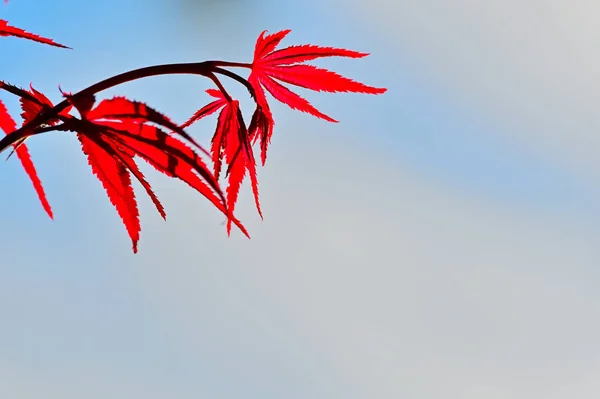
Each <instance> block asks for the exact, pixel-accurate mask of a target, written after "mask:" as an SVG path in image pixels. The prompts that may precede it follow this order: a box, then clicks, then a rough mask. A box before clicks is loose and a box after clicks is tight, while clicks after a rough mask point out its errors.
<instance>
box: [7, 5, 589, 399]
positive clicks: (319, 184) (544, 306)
mask: <svg viewBox="0 0 600 399" xmlns="http://www.w3.org/2000/svg"><path fill="white" fill-rule="evenodd" d="M96 3H97V4H94V5H93V7H92V6H91V3H90V5H89V6H81V3H80V2H78V3H75V2H73V1H69V0H58V1H54V2H35V7H36V8H35V11H33V8H32V7H33V5H34V2H32V1H27V0H20V1H16V0H15V1H11V3H10V4H9V5H8V6H3V7H2V8H0V18H3V19H7V20H9V21H10V22H11V23H12V24H13V25H16V26H19V27H23V28H26V29H28V30H31V31H34V32H36V33H39V34H42V35H45V36H49V37H52V38H54V39H55V40H57V41H59V42H63V43H65V44H67V45H70V46H72V47H73V48H74V49H75V50H74V51H66V50H60V49H55V48H50V47H46V46H41V45H38V44H35V43H28V42H26V41H23V40H16V39H3V40H2V41H0V43H1V44H0V51H1V52H2V54H5V55H8V56H6V57H5V60H4V61H3V63H2V67H1V69H0V72H1V75H2V79H5V80H6V81H8V82H11V83H13V84H17V85H20V86H27V85H28V84H29V82H30V81H32V82H33V84H34V87H36V88H37V89H39V90H42V91H43V92H45V93H47V94H50V97H51V98H52V99H54V100H58V99H59V92H58V90H57V84H59V83H60V85H61V87H62V88H63V89H64V90H73V91H75V90H77V89H80V88H82V87H84V86H86V85H89V84H91V83H93V82H95V81H97V80H99V79H102V78H104V77H106V76H109V75H112V74H116V73H119V72H122V71H124V70H127V69H133V68H137V67H141V66H145V65H149V64H157V63H171V62H179V61H180V62H190V61H198V60H204V59H215V58H216V59H225V60H232V61H245V60H248V59H249V58H250V57H251V54H252V50H253V45H254V42H255V40H256V37H257V35H258V34H259V33H260V32H261V31H262V30H263V29H268V30H269V31H276V30H279V29H284V28H290V29H292V33H291V34H290V35H289V36H288V38H286V41H285V43H286V44H301V43H315V44H321V45H331V46H339V47H347V48H352V49H356V50H360V51H368V52H371V55H370V56H369V57H367V58H365V59H363V60H343V59H332V60H325V61H324V62H322V63H321V65H323V66H326V67H329V68H331V69H334V70H335V71H338V72H340V73H342V74H344V75H347V76H350V77H353V78H355V79H357V80H360V81H363V82H365V83H368V84H372V85H375V86H385V87H387V88H388V89H389V91H388V93H386V94H385V95H383V96H378V97H374V96H362V95H329V94H324V93H306V96H307V97H308V98H309V100H310V101H311V102H313V104H314V105H316V106H317V107H318V108H320V109H322V110H323V111H324V112H325V113H327V114H329V115H332V116H333V117H335V118H337V119H339V120H341V123H339V124H335V125H334V124H328V123H326V122H323V121H318V120H314V119H313V118H311V117H310V116H307V115H304V114H300V113H296V112H294V111H292V110H289V109H286V108H285V107H283V106H278V105H275V106H274V112H275V117H276V122H277V127H276V131H275V135H274V139H273V144H272V147H271V150H270V158H269V161H268V163H267V166H266V167H265V168H264V169H261V171H260V179H261V180H260V181H261V195H262V203H263V210H264V214H265V220H264V221H263V222H260V221H259V218H258V217H257V215H256V214H255V211H254V210H253V209H252V206H253V203H252V199H251V196H250V194H249V193H248V191H249V188H248V187H245V189H246V190H245V192H244V193H243V194H242V197H241V200H240V205H239V216H240V217H241V218H242V219H243V220H244V222H245V224H246V225H247V227H248V228H249V229H250V233H251V235H252V239H251V240H245V239H243V238H242V237H240V236H239V234H234V235H233V236H232V237H231V238H227V236H226V234H225V229H224V227H223V226H222V225H221V222H222V218H221V216H220V215H219V214H218V212H216V211H215V210H213V209H212V208H211V207H210V206H209V205H208V203H207V201H203V200H202V199H201V198H199V197H198V196H197V195H195V193H193V192H190V190H188V189H187V188H186V187H183V185H182V184H178V183H177V182H171V181H169V180H168V179H166V178H164V177H162V176H158V175H157V174H154V173H152V172H150V171H148V173H147V174H148V175H149V179H150V181H151V183H153V185H154V186H155V188H156V191H157V193H158V195H159V197H160V198H161V199H162V200H163V203H164V205H165V206H166V208H167V214H168V221H167V223H164V222H162V221H161V220H160V218H159V217H158V216H157V215H155V212H154V211H153V210H152V207H151V204H149V202H148V201H147V200H146V199H143V200H140V203H141V208H142V211H141V212H142V238H141V241H140V253H139V254H138V255H135V256H134V255H132V254H131V253H130V252H131V251H130V243H129V241H128V238H127V236H126V233H125V231H124V228H123V227H122V226H121V224H120V221H119V219H118V216H117V215H116V212H115V211H114V210H113V209H112V206H111V205H110V203H109V201H108V200H107V199H106V198H105V196H104V195H103V192H102V188H101V186H100V184H99V182H97V181H96V180H95V179H94V178H93V177H92V175H91V172H90V171H89V168H88V166H87V165H86V162H85V159H84V157H83V155H82V154H81V152H80V151H79V149H78V146H77V142H76V140H75V139H74V137H72V136H69V135H68V134H63V133H53V134H48V135H46V136H40V137H37V138H36V139H35V140H31V144H30V149H31V152H32V155H33V157H34V161H35V162H36V165H37V166H38V170H39V173H40V175H41V177H42V180H43V182H44V185H45V188H46V190H47V192H48V196H49V200H50V202H51V204H52V205H53V207H54V210H55V218H56V220H55V221H50V220H48V219H47V217H46V216H45V214H44V213H43V210H42V209H41V206H40V205H39V204H38V203H37V198H36V196H35V194H34V192H33V190H32V188H31V187H30V183H29V181H28V180H27V178H26V176H25V174H24V173H23V172H22V170H20V165H19V164H18V162H16V161H15V160H14V159H13V160H11V161H9V162H6V163H3V165H2V167H1V168H0V179H2V181H3V182H4V187H5V191H4V195H3V196H2V197H1V198H0V206H2V207H3V208H4V209H7V210H8V211H7V212H5V217H4V220H3V221H4V223H3V226H4V227H3V228H2V229H0V238H1V239H2V241H3V242H4V243H5V248H6V249H5V251H4V258H3V260H2V262H1V263H0V315H1V316H2V319H3V320H4V321H5V322H4V323H3V325H4V327H3V328H2V329H1V330H0V375H2V376H3V377H2V378H3V379H0V393H2V396H6V397H14V398H34V397H40V395H44V396H45V397H61V398H76V397H77V398H80V397H91V398H94V397H98V398H100V397H107V396H109V397H117V398H118V397H123V398H125V397H140V396H144V397H149V398H153V397H156V398H158V397H165V396H171V397H181V398H188V397H189V398H191V397H194V398H196V397H211V398H242V397H243V398H281V397H286V398H296V397H297V398H301V397H302V398H306V397H310V398H332V397H345V398H370V397H413V398H438V397H440V396H441V395H442V394H443V395H444V397H450V398H470V397H473V398H474V397H482V396H484V397H492V398H494V397H515V398H520V397H531V396H535V397H542V396H543V397H552V398H555V397H556V398H559V397H588V396H587V395H588V394H589V393H590V392H595V391H597V389H600V387H598V385H597V383H595V382H594V381H597V378H596V376H597V374H598V373H599V371H598V368H597V364H598V363H597V362H598V359H600V352H599V351H597V350H596V349H595V348H596V346H597V345H595V341H596V338H595V337H596V336H597V333H598V332H600V324H598V323H597V322H595V321H594V320H590V319H593V318H589V315H590V314H594V312H596V311H598V310H600V309H599V308H600V298H599V297H598V295H597V293H596V291H597V289H596V288H597V284H596V280H597V272H596V268H595V267H594V266H597V259H598V255H600V254H599V252H598V250H597V246H596V245H595V241H596V240H595V238H596V237H597V233H598V228H597V227H596V223H595V222H596V221H597V220H598V218H597V216H596V215H597V214H598V211H600V208H599V207H598V205H597V203H598V199H599V195H598V189H597V188H596V186H597V182H598V177H600V176H599V175H598V174H597V173H596V172H595V170H596V168H594V166H600V165H598V164H597V163H596V164H595V163H594V162H595V157H594V156H593V154H594V150H593V149H594V148H595V147H594V144H595V143H596V142H595V134H594V129H593V128H594V126H595V125H594V123H593V122H590V121H593V117H592V116H593V115H594V110H593V107H589V106H586V104H587V103H586V102H585V99H590V101H591V99H593V98H594V95H595V94H596V93H598V92H597V91H595V88H596V86H594V84H591V83H590V84H589V85H585V84H583V83H586V78H589V79H590V82H591V77H592V76H590V75H589V74H587V73H588V72H589V71H590V70H592V69H593V68H592V67H591V66H593V65H595V64H594V62H595V61H594V60H588V59H587V58H585V57H583V55H584V54H585V53H584V50H585V48H583V47H579V46H583V45H582V44H580V42H579V41H578V39H580V37H581V35H580V33H581V32H580V31H579V28H578V26H579V25H581V24H578V23H577V22H578V21H579V20H580V19H581V18H584V17H585V13H582V14H581V15H580V14H569V13H565V14H562V13H561V12H562V11H561V10H560V5H557V3H556V2H553V3H552V6H549V7H548V9H547V10H545V12H543V13H540V15H538V14H534V15H536V17H539V18H540V19H539V24H540V26H541V28H540V30H542V31H544V29H546V30H548V37H551V38H552V39H553V40H557V42H556V43H558V44H556V48H555V51H556V52H557V53H560V52H561V51H562V52H565V54H567V55H569V56H573V55H578V56H580V57H582V58H581V59H582V60H584V61H585V62H582V63H581V64H580V65H579V64H578V67H579V68H580V69H579V70H578V76H576V77H569V76H567V77H564V80H562V81H563V82H564V83H563V85H562V86H561V85H558V83H557V86H556V87H555V86H553V84H554V83H552V82H555V81H559V80H560V79H550V78H548V80H546V76H547V75H551V74H555V75H554V76H562V75H558V73H563V74H569V70H567V69H566V68H567V67H568V66H571V64H568V63H566V64H565V65H563V64H561V63H554V64H552V65H558V66H557V67H556V68H557V70H556V71H555V70H550V71H546V70H544V69H542V68H540V64H543V63H542V62H541V61H540V62H539V63H538V60H537V58H534V57H533V56H537V55H538V54H537V53H535V52H529V53H528V52H527V51H526V50H527V49H528V47H527V46H529V45H531V46H532V47H535V48H542V49H543V48H545V47H543V46H542V45H538V44H536V43H534V40H537V39H538V36H536V35H534V34H532V35H531V36H527V37H529V38H530V40H531V43H529V42H527V41H524V42H523V43H525V44H522V42H515V41H511V40H512V35H513V34H512V33H511V32H513V31H514V32H517V33H519V32H521V30H522V29H524V28H523V26H525V25H526V24H525V25H524V24H523V23H522V21H523V20H525V21H527V20H528V19H527V16H528V15H529V14H527V13H528V12H530V11H531V10H534V9H535V8H534V7H533V5H531V4H529V3H527V4H528V5H527V6H524V7H522V8H523V11H522V13H523V15H521V14H519V13H516V14H515V13H511V12H510V11H511V9H510V7H512V6H514V7H517V6H518V4H517V5H515V4H513V2H508V3H510V4H509V5H508V6H506V7H505V6H502V5H500V4H501V3H500V2H495V1H491V2H489V6H477V7H475V6H473V7H471V6H469V5H468V4H467V3H469V2H467V1H466V0H464V1H462V0H461V1H459V2H458V4H457V6H456V7H455V8H453V9H446V6H445V5H444V2H442V1H441V0H440V1H434V2H431V3H430V4H429V3H428V4H429V5H423V4H422V3H419V2H415V1H399V2H391V1H385V0H372V1H370V2H369V4H367V5H365V4H363V3H362V2H360V1H358V0H356V1H354V0H352V1H350V0H348V1H347V2H346V3H344V1H342V0H330V1H316V0H314V1H313V0H307V1H303V2H276V1H274V0H267V1H262V2H256V1H254V2H253V1H250V0H248V1H242V0H238V1H236V0H230V1H227V2H223V3H219V2H210V1H207V2H206V3H205V4H203V5H195V6H194V5H192V6H190V4H192V3H193V2H184V1H181V2H158V1H120V2H117V1H112V0H107V1H104V2H96ZM531 3H533V2H531ZM186 4H187V6H186ZM342 5H343V6H342ZM186 7H187V8H186ZM486 7H489V8H486ZM553 7H554V8H553ZM590 7H592V6H590ZM592 8H593V7H592ZM557 10H558V11H557ZM463 11H464V12H463ZM490 15H492V17H490ZM507 15H508V16H509V17H506V16H507ZM443 16H446V17H443ZM563 16H564V18H563ZM395 18H398V21H396V20H395ZM487 18H490V19H489V20H488V19H487ZM502 18H509V19H508V21H509V22H510V24H506V23H504V22H506V21H505V20H504V19H502ZM510 18H513V19H510ZM544 18H546V19H544ZM474 21H479V22H474ZM490 21H491V22H490ZM494 21H498V24H499V25H498V26H496V25H494ZM548 21H550V22H548ZM582 21H583V19H582ZM507 26H508V28H507ZM554 27H558V28H556V31H555V30H552V29H554ZM496 28H498V29H499V31H501V30H502V29H504V31H503V32H505V33H506V37H507V39H506V40H505V41H503V38H502V37H501V36H498V37H497V36H495V35H496V30H495V29H496ZM469 29H470V30H469ZM557 32H558V33H557ZM588 33H589V32H588ZM515 35H517V34H516V33H515ZM517 36H518V35H517ZM509 39H511V40H509ZM489 43H493V44H494V46H493V47H490V46H489ZM521 47H523V48H522V49H521ZM521 50H522V51H523V52H525V53H526V54H532V58H527V57H526V56H524V55H523V54H524V53H521V52H519V51H521ZM540 51H541V50H540ZM544 55H545V56H547V57H550V58H549V59H554V58H551V56H552V57H557V59H561V58H560V54H558V55H555V54H554V53H552V54H551V56H550V55H547V54H545V53H544ZM539 59H540V60H543V59H544V57H541V56H540V57H539ZM6 60H8V61H6ZM565 62H566V61H565ZM586 62H587V63H586ZM504 63H505V64H504ZM588 64H589V65H590V66H589V68H588V67H587V65H588ZM465 65H467V66H472V67H473V70H471V71H465ZM559 66H560V67H563V66H564V68H565V70H562V69H559V68H558V67H559ZM536 68H537V69H536ZM547 68H550V69H551V67H547ZM586 68H588V69H586ZM569 75H577V74H576V73H574V74H569ZM549 82H550V83H549ZM536 85H537V86H536ZM208 87H210V86H209V85H208V82H204V81H201V80H198V79H195V78H190V77H173V78H171V77H160V78H153V79H149V80H147V81H144V82H135V83H131V84H128V85H126V86H123V87H122V88H120V89H118V90H112V91H110V92H107V93H106V95H107V96H108V95H111V94H117V93H118V94H124V95H127V96H129V97H131V98H135V99H143V100H145V101H147V102H148V104H150V105H152V106H154V107H155V108H157V109H159V110H161V111H164V112H166V113H168V114H169V115H171V116H172V117H173V118H174V119H176V120H184V119H185V118H187V117H188V116H189V115H190V114H191V113H192V112H194V111H195V110H196V109H197V108H199V107H200V106H202V105H203V104H204V103H205V102H206V101H207V98H206V96H204V95H203V94H202V93H203V90H204V89H206V88H208ZM576 89H577V90H580V91H579V92H578V91H575V90H576ZM233 90H234V91H233V92H234V93H237V94H238V95H239V96H240V97H243V96H244V92H243V90H240V89H233ZM236 90H237V91H236ZM552 90H555V91H552ZM578 94H580V96H578ZM1 98H2V100H3V101H5V103H6V104H7V106H8V107H9V109H10V110H11V111H12V112H13V114H15V115H18V113H19V111H18V108H17V107H16V105H17V103H16V102H14V101H12V99H11V98H10V97H7V96H2V97H1ZM540 104H541V105H540ZM544 109H547V110H548V113H547V114H544V113H543V112H542V111H543V110H544ZM212 122H214V120H213V121H211V123H212ZM573 126H575V127H577V126H579V127H580V129H577V130H574V129H569V128H570V127H573ZM211 129H212V126H211V125H210V124H209V123H207V124H203V125H201V126H200V127H198V128H196V129H195V130H192V133H193V134H194V135H196V137H198V138H199V140H200V141H201V142H203V143H207V142H208V137H209V134H210V132H211ZM585 134H588V136H586V135H585ZM146 170H147V169H146ZM138 192H140V193H141V191H139V190H138ZM139 197H142V195H141V194H140V195H139ZM534 370H535V371H534ZM4 378H6V379H4ZM546 380H548V381H549V382H544V381H546ZM570 395H575V396H570Z"/></svg>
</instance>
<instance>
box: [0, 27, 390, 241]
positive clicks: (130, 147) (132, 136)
mask: <svg viewBox="0 0 600 399" xmlns="http://www.w3.org/2000/svg"><path fill="white" fill-rule="evenodd" d="M289 32H290V31H289V30H284V31H280V32H277V33H274V34H271V35H266V36H265V32H263V33H261V35H260V36H259V38H258V40H257V42H256V46H255V49H254V59H253V61H252V62H251V63H233V62H224V61H205V62H200V63H192V64H169V65H156V66H150V67H146V68H140V69H137V70H133V71H128V72H125V73H123V74H120V75H116V76H113V77H110V78H108V79H105V80H103V81H101V82H98V83H96V84H94V85H92V86H90V87H88V88H86V89H84V90H82V91H80V92H77V93H75V94H64V93H63V94H64V97H65V100H64V101H62V102H60V103H59V104H56V105H55V104H53V103H52V102H51V101H50V100H49V99H48V98H47V97H46V96H45V95H44V94H42V93H40V92H38V91H36V90H35V89H34V88H33V87H30V89H29V90H24V89H21V88H18V87H16V86H13V85H10V84H7V83H4V82H0V89H2V90H4V91H6V92H9V93H11V94H13V95H15V96H18V97H19V100H20V103H21V109H22V113H21V117H22V118H23V123H22V125H21V127H19V128H17V126H16V123H15V121H14V120H13V118H12V117H11V116H10V115H9V113H8V111H7V110H6V107H5V106H4V104H3V103H2V102H0V129H2V130H3V131H4V132H5V133H6V136H5V137H4V138H2V139H1V140H0V152H1V151H4V150H6V149H8V148H9V147H13V151H15V152H16V154H17V156H18V157H19V159H20V160H21V163H22V164H23V167H24V168H25V171H26V172H27V174H28V175H29V176H30V178H31V180H32V182H33V185H34V188H35V190H36V192H37V193H38V196H39V198H40V201H41V202H42V205H43V207H44V209H45V210H46V212H47V213H48V214H49V215H50V217H52V211H51V208H50V205H49V204H48V201H47V199H46V195H45V193H44V190H43V188H42V185H41V182H40V180H39V178H38V176H37V173H36V171H35V168H34V166H33V163H32V162H31V158H30V156H29V153H28V150H27V147H26V146H25V144H24V142H25V141H26V140H27V139H28V138H30V137H31V136H34V135H38V134H42V133H47V132H50V131H69V132H74V133H75V134H76V136H77V138H78V139H79V141H80V143H81V147H82V150H83V152H84V153H85V154H86V156H87V159H88V163H89V164H90V167H91V168H92V171H93V173H94V175H96V177H97V178H98V179H99V180H100V182H101V184H102V186H103V187H104V189H105V191H106V194H107V196H108V198H109V200H110V201H111V203H112V204H113V205H114V206H115V208H116V210H117V213H118V214H119V216H120V217H121V219H122V221H123V223H124V225H125V228H126V230H127V233H128V234H129V236H130V238H131V241H132V244H133V251H134V252H137V246H138V241H139V238H140V219H139V216H140V215H139V210H138V206H137V201H136V197H135V193H134V191H133V188H132V185H131V176H132V175H133V177H134V178H135V179H137V180H138V181H139V182H140V184H141V185H142V187H143V188H144V190H145V191H146V193H147V194H148V196H149V197H150V199H151V200H152V202H153V203H154V205H155V206H156V209H157V211H158V212H159V214H160V215H161V216H162V217H163V218H166V213H165V210H164V208H163V206H162V204H161V203H160V201H159V200H158V198H157V196H156V194H155V193H154V191H153V190H152V188H151V186H150V184H149V183H148V182H147V181H146V178H145V177H144V175H143V174H142V173H141V172H140V170H139V168H138V166H137V164H136V162H135V159H136V157H137V158H141V159H143V160H144V161H146V162H147V163H148V164H150V165H151V166H153V167H154V168H155V169H156V170H158V171H159V172H162V173H164V174H166V175H167V176H170V177H173V178H177V179H179V180H181V181H183V182H185V183H187V184H188V185H189V186H190V187H192V188H193V189H195V190H196V191H198V192H199V193H200V194H201V195H203V196H204V197H206V198H207V199H208V200H209V201H210V202H211V203H212V204H213V205H214V206H215V207H216V208H217V209H219V210H220V211H221V212H222V213H223V214H225V215H226V217H227V232H228V233H230V231H231V224H232V223H233V224H235V225H236V226H237V227H238V228H239V229H240V230H241V231H242V232H243V233H244V234H245V235H248V233H247V232H246V230H245V228H244V227H243V225H242V224H241V223H240V222H239V221H238V220H237V219H236V218H235V217H234V215H233V211H234V209H235V204H236V202H237V199H238V194H239V190H240V187H241V185H242V182H243V180H244V177H245V176H246V173H248V175H249V176H250V182H251V187H252V191H253V194H254V198H255V203H256V207H257V210H258V213H259V215H260V216H261V218H262V211H261V208H260V203H259V197H258V179H257V175H256V161H255V158H254V152H253V148H252V145H253V144H255V143H256V142H259V143H260V148H261V160H262V164H263V165H264V164H265V161H266V156H267V147H268V144H269V142H270V140H271V136H272V133H273V126H274V121H273V115H272V113H271V110H270V108H269V104H268V101H267V98H266V93H265V90H266V91H267V92H269V93H270V94H271V95H272V96H273V97H274V98H275V99H276V100H278V101H280V102H282V103H284V104H286V105H288V106H289V107H291V108H293V109H296V110H300V111H303V112H307V113H309V114H311V115H314V116H316V117H318V118H321V119H324V120H327V121H330V122H336V121H335V120H334V119H333V118H331V117H329V116H327V115H325V114H324V113H322V112H320V111H319V110H317V109H316V108H315V107H313V106H312V105H311V104H310V103H309V102H308V101H307V100H305V99H304V98H302V97H300V96H299V95H298V94H296V93H294V92H292V91H291V90H289V89H288V88H287V87H285V86H284V85H283V84H282V83H287V84H291V85H294V86H299V87H302V88H306V89H310V90H315V91H326V92H355V93H367V94H381V93H383V92H385V91H386V89H383V88H376V87H371V86H367V85H365V84H362V83H359V82H356V81H354V80H351V79H348V78H345V77H343V76H341V75H338V74H337V73H335V72H331V71H328V70H326V69H322V68H317V67H315V66H313V65H308V64H305V62H306V61H310V60H314V59H317V58H322V57H333V56H338V57H351V58H361V57H364V56H366V55H367V54H366V53H359V52H356V51H351V50H346V49H341V48H333V47H320V46H315V45H309V44H306V45H299V46H289V47H286V48H282V49H279V50H276V48H277V46H278V45H279V43H280V42H281V40H282V39H283V38H284V37H285V36H286V35H287V34H288V33H289ZM0 36H15V37H21V38H25V39H29V40H34V41H37V42H40V43H44V44H48V45H52V46H56V47H63V48H68V47H66V46H64V45H61V44H58V43H56V42H54V41H53V40H51V39H47V38H44V37H41V36H38V35H35V34H32V33H29V32H26V31H24V30H22V29H18V28H15V27H12V26H10V25H8V23H7V22H6V21H3V20H0ZM236 67H242V68H248V69H250V75H249V77H248V78H247V79H244V78H243V77H241V76H239V75H237V74H235V73H233V72H231V71H230V70H229V69H228V68H236ZM175 73H177V74H181V73H188V74H194V75H202V76H204V77H207V78H209V79H211V80H212V81H213V82H214V83H215V85H216V89H209V90H207V93H208V94H209V95H210V96H212V97H213V98H214V100H213V101H212V102H210V103H209V104H207V105H205V106H204V107H202V108H200V109H199V110H198V111H197V112H196V113H195V114H194V115H193V116H192V117H191V118H190V119H189V120H188V121H187V122H185V123H183V124H181V125H178V124H176V123H174V122H173V121H171V119H170V118H168V117H167V116H166V115H164V114H162V113H160V112H158V111H156V110H154V109H153V108H151V107H149V106H147V105H146V104H144V103H142V102H137V101H131V100H128V99H126V98H124V97H114V98H112V99H106V100H102V101H100V102H99V103H98V104H96V97H95V96H96V94H97V93H99V92H101V91H103V90H106V89H108V88H111V87H114V86H118V85H120V84H123V83H126V82H129V81H132V80H137V79H142V78H145V77H149V76H155V75H167V74H175ZM218 75H221V76H225V77H228V78H231V79H234V80H236V81H238V82H239V83H241V84H243V85H245V86H246V88H247V89H248V91H249V92H250V94H251V95H252V97H253V98H254V100H255V102H256V109H255V111H254V113H253V115H252V118H251V120H250V123H249V124H248V125H247V124H246V122H245V121H244V117H243V115H242V111H241V110H240V106H239V102H238V101H237V100H234V99H233V98H231V96H230V95H229V94H228V93H227V91H226V90H225V88H224V87H223V85H222V84H221V82H220V80H219V78H218ZM72 108H75V109H76V110H77V111H78V113H79V117H76V116H73V115H71V110H72ZM217 112H218V118H217V124H216V129H215V132H214V135H213V137H212V141H211V147H210V152H208V151H206V150H204V149H203V148H202V147H201V146H200V145H199V144H198V143H196V142H195V141H194V139H193V138H192V137H191V136H190V135H189V134H188V133H187V132H186V131H185V129H186V128H187V127H189V126H190V125H192V124H193V123H194V122H196V121H198V120H200V119H202V118H205V117H207V116H209V115H211V114H214V113H217ZM186 142H187V143H189V144H186ZM203 156H205V157H206V159H207V160H209V161H211V162H212V164H213V167H212V168H209V166H208V165H207V164H206V162H205V161H204V160H203V159H202V157H203ZM223 168H226V172H225V176H226V177H227V182H228V183H227V188H226V190H225V193H223V191H222V190H221V188H220V185H219V179H220V176H221V172H222V169H223Z"/></svg>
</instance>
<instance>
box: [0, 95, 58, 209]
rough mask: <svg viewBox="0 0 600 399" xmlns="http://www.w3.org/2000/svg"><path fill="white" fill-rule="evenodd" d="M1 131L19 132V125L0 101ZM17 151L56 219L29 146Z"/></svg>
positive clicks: (42, 199)
mask: <svg viewBox="0 0 600 399" xmlns="http://www.w3.org/2000/svg"><path fill="white" fill-rule="evenodd" d="M0 129H1V130H2V131H4V133H5V134H10V133H11V132H13V131H15V130H17V124H16V123H15V121H14V119H13V118H12V117H11V116H10V114H9V113H8V110H7V109H6V107H5V106H4V103H3V102H2V101H0ZM15 151H16V153H17V157H18V158H19V160H20V161H21V164H22V165H23V169H25V172H26V173H27V175H28V176H29V178H30V179H31V183H33V188H34V189H35V191H36V193H37V195H38V198H39V199H40V202H41V203H42V206H43V207H44V210H45V211H46V213H47V214H48V216H50V218H51V219H52V218H54V215H53V214H52V208H51V207H50V203H49V202H48V199H47V198H46V193H45V192H44V187H43V186H42V182H41V181H40V178H39V177H38V174H37V171H36V170H35V166H34V165H33V162H32V160H31V155H29V150H28V149H27V146H26V145H25V144H21V145H19V147H18V148H17V149H16V150H15Z"/></svg>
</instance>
